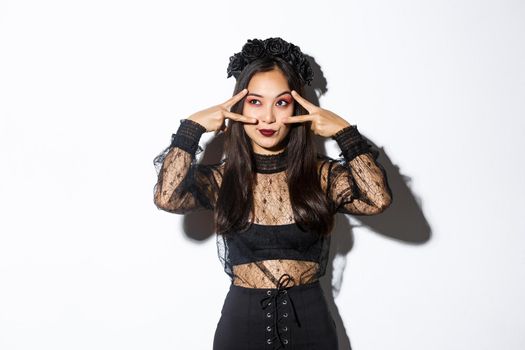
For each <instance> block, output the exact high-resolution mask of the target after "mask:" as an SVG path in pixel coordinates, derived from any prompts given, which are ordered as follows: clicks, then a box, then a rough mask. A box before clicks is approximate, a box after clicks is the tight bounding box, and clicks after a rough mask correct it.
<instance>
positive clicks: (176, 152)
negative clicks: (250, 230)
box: [153, 119, 221, 214]
mask: <svg viewBox="0 0 525 350" xmlns="http://www.w3.org/2000/svg"><path fill="white" fill-rule="evenodd" d="M204 132H206V128H205V127H204V126H202V125H201V124H199V123H197V122H195V121H193V120H190V119H183V120H181V124H180V125H179V128H178V130H177V132H176V133H175V134H173V135H172V138H171V144H170V145H169V146H168V147H167V148H166V149H165V150H164V151H163V152H162V153H161V154H159V155H158V156H157V157H155V159H154V161H153V163H154V165H155V168H156V170H157V177H158V178H157V183H156V184H155V188H154V203H155V205H156V206H157V208H158V209H161V210H165V211H168V212H171V213H175V214H185V213H188V212H190V211H196V210H200V209H210V210H211V209H213V208H214V206H215V200H216V195H217V193H218V189H219V187H220V180H221V173H220V171H219V166H220V163H219V164H213V165H203V164H198V163H197V162H196V158H195V155H196V154H197V151H200V152H201V151H202V148H201V147H200V146H199V140H200V138H201V136H202V134H203V133H204Z"/></svg>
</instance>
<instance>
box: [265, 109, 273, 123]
mask: <svg viewBox="0 0 525 350" xmlns="http://www.w3.org/2000/svg"><path fill="white" fill-rule="evenodd" d="M262 120H263V121H264V122H266V123H273V122H275V115H274V113H273V110H272V109H270V110H268V111H266V113H265V114H264V115H263V117H262Z"/></svg>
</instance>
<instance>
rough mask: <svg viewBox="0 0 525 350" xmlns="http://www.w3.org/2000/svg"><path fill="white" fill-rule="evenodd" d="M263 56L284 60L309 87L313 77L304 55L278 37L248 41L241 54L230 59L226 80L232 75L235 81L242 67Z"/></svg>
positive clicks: (294, 46) (238, 53) (298, 49)
mask: <svg viewBox="0 0 525 350" xmlns="http://www.w3.org/2000/svg"><path fill="white" fill-rule="evenodd" d="M264 56H277V57H280V58H282V59H284V60H285V61H287V62H288V63H290V64H291V65H292V67H294V69H295V71H296V72H297V73H298V74H299V77H300V78H301V80H302V81H303V82H304V83H306V84H308V85H310V81H312V79H313V76H314V73H313V70H312V67H311V66H310V62H308V60H307V59H306V57H305V56H304V54H303V53H302V52H301V49H300V48H299V46H296V45H294V44H292V43H289V42H287V41H285V40H283V39H281V38H279V37H277V38H268V39H265V40H259V39H248V41H247V42H246V43H245V44H244V46H243V47H242V50H241V52H237V53H236V54H234V55H233V56H231V57H230V64H229V65H228V69H227V73H228V76H227V78H229V77H231V76H232V75H233V76H234V77H235V79H237V77H238V76H239V74H240V73H241V71H242V70H243V69H244V67H246V66H247V65H248V64H250V63H251V62H252V61H254V60H256V59H257V58H261V57H264Z"/></svg>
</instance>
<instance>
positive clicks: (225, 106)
mask: <svg viewBox="0 0 525 350" xmlns="http://www.w3.org/2000/svg"><path fill="white" fill-rule="evenodd" d="M247 92H248V89H243V90H241V91H240V92H239V93H237V94H236V95H234V96H232V97H231V98H229V99H228V100H227V101H226V102H224V103H221V104H219V105H216V106H213V107H210V108H207V109H204V110H202V111H199V112H197V113H194V114H192V115H190V116H189V117H188V119H191V120H193V121H194V122H197V123H199V124H201V125H202V126H203V127H205V128H206V132H209V131H217V133H219V132H220V131H221V130H222V131H226V129H227V128H228V127H227V126H226V123H225V122H224V119H226V118H230V119H233V120H236V121H239V122H243V123H257V119H255V118H250V117H246V116H244V115H242V114H238V113H233V112H230V108H231V107H232V106H233V105H234V104H236V103H237V102H239V101H240V100H241V99H242V98H243V97H244V95H246V93H247Z"/></svg>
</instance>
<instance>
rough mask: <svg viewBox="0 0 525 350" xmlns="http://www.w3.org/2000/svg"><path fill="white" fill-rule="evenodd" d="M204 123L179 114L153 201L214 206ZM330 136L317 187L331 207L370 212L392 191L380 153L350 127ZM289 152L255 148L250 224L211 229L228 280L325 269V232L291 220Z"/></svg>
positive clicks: (271, 278) (249, 281)
mask: <svg viewBox="0 0 525 350" xmlns="http://www.w3.org/2000/svg"><path fill="white" fill-rule="evenodd" d="M205 131H206V129H205V128H204V127H203V126H202V125H200V124H198V123H197V122H194V121H192V120H190V119H183V120H181V125H180V126H179V129H178V130H177V132H176V134H173V135H172V140H171V144H170V145H169V146H168V147H167V148H166V149H164V151H163V152H162V153H160V154H159V155H158V156H157V157H156V158H155V159H154V164H155V167H156V170H157V175H158V179H157V183H156V184H155V188H154V202H155V205H156V206H157V207H158V208H159V209H161V210H165V211H168V212H171V213H177V214H185V213H188V212H190V211H196V210H204V209H208V210H213V209H214V207H215V203H216V201H217V196H218V192H219V188H220V186H221V180H222V174H223V170H224V165H225V162H226V161H227V160H224V159H223V160H221V161H220V162H219V163H216V164H208V165H205V164H200V163H198V162H196V154H197V153H199V152H201V151H202V148H201V147H200V146H199V145H198V143H199V140H200V137H201V135H202V134H203V133H204V132H205ZM333 139H334V140H336V141H337V143H338V145H339V146H340V148H341V150H342V152H341V153H340V156H342V157H341V158H339V159H332V158H330V157H327V156H322V155H319V156H318V171H319V181H320V183H321V188H322V189H323V191H324V192H325V193H326V196H327V198H328V200H329V202H330V203H331V205H332V208H333V211H334V214H335V213H336V212H340V213H347V214H354V215H373V214H378V213H380V212H382V211H383V210H384V209H385V208H386V207H388V206H389V205H390V202H391V199H392V196H391V191H390V188H389V186H388V183H387V178H386V174H385V171H384V169H383V167H382V166H381V165H380V164H379V163H378V162H377V157H378V152H377V151H376V150H375V149H373V148H372V147H371V145H370V144H368V143H367V142H366V141H365V140H364V139H363V138H362V136H361V135H360V134H359V132H358V131H357V128H356V127H355V126H349V127H346V128H344V129H342V130H340V131H339V132H338V133H337V134H336V135H334V136H333ZM286 156H287V151H286V150H285V151H283V152H281V153H279V154H276V155H262V154H257V153H256V154H254V159H255V169H256V174H255V178H256V181H255V183H254V217H253V218H252V221H253V225H252V226H251V227H250V228H249V229H248V230H247V231H245V232H241V233H235V234H234V235H228V236H224V235H216V240H217V252H218V256H219V259H220V261H221V263H222V265H223V267H224V270H225V272H226V273H227V274H228V275H229V276H230V278H231V279H232V283H234V284H236V285H241V286H245V287H252V288H270V287H273V288H274V287H275V285H276V284H277V281H278V280H279V277H280V276H281V275H282V274H284V273H287V274H289V275H291V276H292V277H293V280H294V282H295V284H304V283H311V282H314V281H316V280H317V279H318V278H319V277H321V276H322V275H323V274H324V273H325V268H326V263H327V260H328V250H329V245H330V235H328V236H321V235H319V234H317V233H315V232H309V231H306V232H305V231H301V230H300V229H299V227H298V226H297V225H295V223H294V219H293V212H292V207H291V203H290V197H289V193H288V185H287V183H286Z"/></svg>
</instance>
